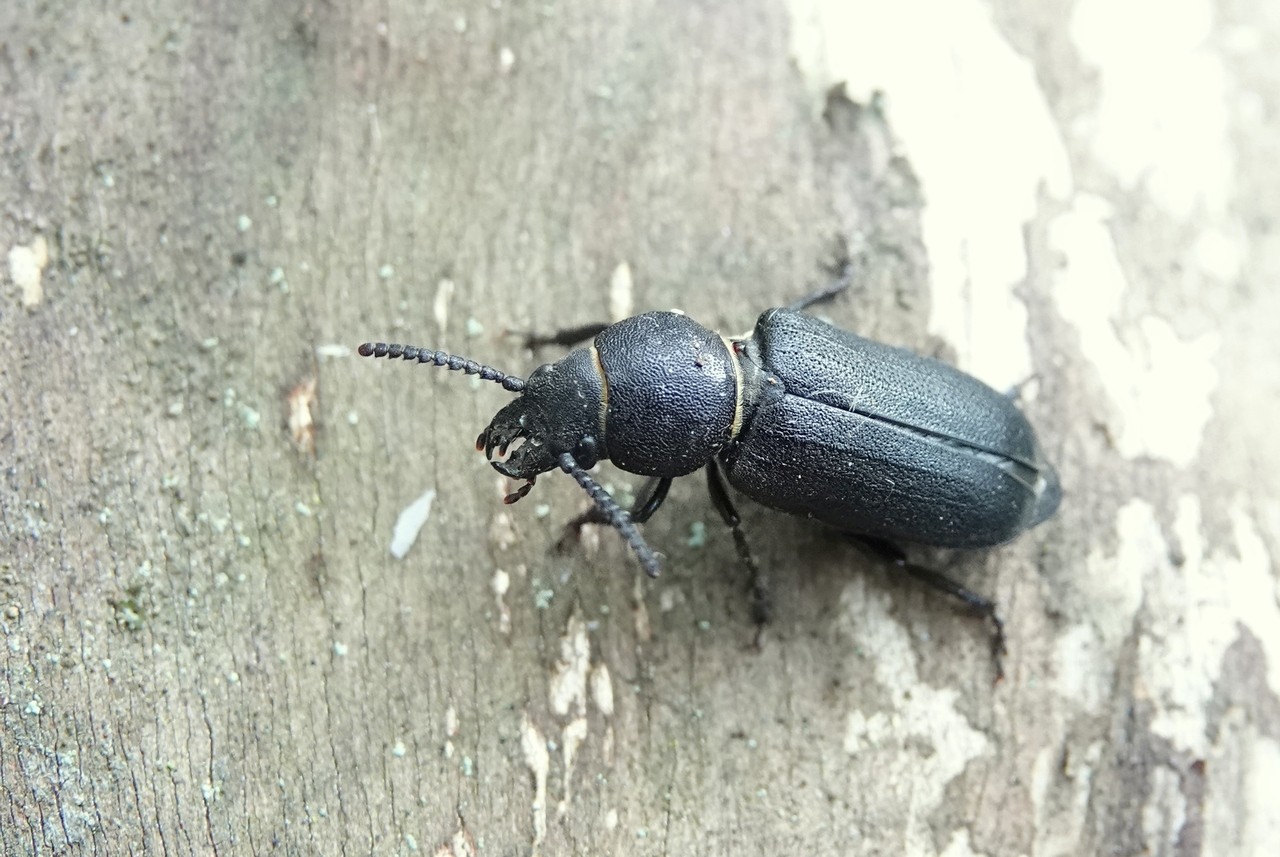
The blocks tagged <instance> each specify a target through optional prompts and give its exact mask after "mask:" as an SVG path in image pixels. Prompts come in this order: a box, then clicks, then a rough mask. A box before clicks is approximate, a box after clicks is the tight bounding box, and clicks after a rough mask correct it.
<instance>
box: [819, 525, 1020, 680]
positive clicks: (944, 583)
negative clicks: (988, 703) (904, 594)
mask: <svg viewBox="0 0 1280 857" xmlns="http://www.w3.org/2000/svg"><path fill="white" fill-rule="evenodd" d="M843 535H844V536H845V538H847V539H848V540H849V541H851V542H854V543H855V544H857V545H859V546H861V547H863V548H865V549H867V550H868V551H869V552H871V553H872V554H874V555H875V556H877V557H879V558H880V559H883V560H885V561H886V562H888V563H890V564H892V565H894V566H896V567H898V568H899V569H901V570H902V571H905V572H906V573H907V574H909V575H911V576H912V577H914V578H915V579H916V580H918V581H920V582H921V583H923V584H925V585H926V586H929V587H932V588H933V589H937V590H939V591H941V592H945V593H946V594H947V595H950V596H951V597H952V598H955V599H957V600H959V601H960V602H961V603H963V604H964V605H965V607H967V608H968V609H969V611H970V612H971V613H972V614H973V615H974V616H976V617H977V618H979V619H983V620H986V621H988V622H990V623H991V627H992V633H991V660H992V663H993V664H994V665H995V670H996V678H995V683H996V684H999V683H1000V682H1001V681H1003V680H1004V656H1005V655H1006V654H1007V653H1008V649H1007V648H1006V647H1005V637H1004V622H1003V620H1001V618H1000V616H999V614H997V613H996V603H995V602H994V601H992V600H991V599H990V598H987V597H985V596H983V595H979V594H978V593H976V592H974V591H972V590H970V589H968V588H966V587H964V586H962V585H961V584H959V583H957V582H955V581H954V580H952V579H951V578H949V577H947V576H946V575H944V574H942V573H940V572H937V571H933V570H932V569H928V568H925V567H924V566H920V565H916V564H915V563H913V562H911V561H909V560H908V559H907V555H906V554H905V553H904V552H903V550H902V548H900V547H898V546H897V545H895V544H893V543H892V542H889V541H886V540H884V539H877V538H873V537H871V536H861V535H855V534H853V533H844V534H843Z"/></svg>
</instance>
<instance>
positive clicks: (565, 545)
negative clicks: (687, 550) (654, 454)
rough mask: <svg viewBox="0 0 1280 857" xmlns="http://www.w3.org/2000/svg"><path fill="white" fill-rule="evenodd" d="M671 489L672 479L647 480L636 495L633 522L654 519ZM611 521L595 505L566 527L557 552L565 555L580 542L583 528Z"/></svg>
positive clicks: (631, 513)
mask: <svg viewBox="0 0 1280 857" xmlns="http://www.w3.org/2000/svg"><path fill="white" fill-rule="evenodd" d="M670 488H671V477H669V476H664V477H661V478H659V477H657V476H654V477H652V478H650V479H649V480H647V481H646V482H645V483H644V485H643V486H641V488H640V493H639V494H637V495H636V502H635V504H634V505H632V507H631V512H630V515H631V520H633V521H635V522H636V523H637V524H643V523H644V522H645V521H647V520H649V519H650V518H651V517H653V513H654V512H656V511H658V507H659V506H661V505H662V501H664V500H666V499H667V491H668V490H670ZM607 523H609V519H608V518H606V517H605V516H604V513H603V512H601V511H600V507H599V506H595V505H593V506H592V507H591V508H590V509H587V511H585V512H583V513H582V514H581V515H578V516H577V517H576V518H573V519H572V520H570V521H569V522H568V523H567V524H565V525H564V534H563V535H561V536H560V540H559V541H558V542H556V550H557V551H559V552H560V553H564V552H565V551H567V550H568V549H569V546H570V545H572V544H574V543H575V542H577V541H578V539H579V538H581V537H582V528H583V527H585V526H586V525H587V524H607Z"/></svg>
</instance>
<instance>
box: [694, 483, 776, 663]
mask: <svg viewBox="0 0 1280 857" xmlns="http://www.w3.org/2000/svg"><path fill="white" fill-rule="evenodd" d="M707 491H708V492H709V493H710V494H711V505H713V506H715V507H716V511H717V512H719V513H720V517H721V518H723V519H724V523H725V525H726V526H727V527H729V529H730V530H732V531H733V546H734V548H736V549H737V551H738V559H740V560H741V561H742V564H743V565H744V566H746V567H747V571H748V572H749V574H750V576H751V620H752V621H753V622H755V624H756V645H757V646H759V645H760V638H761V635H762V634H763V633H764V626H765V625H767V624H769V618H770V616H771V615H772V613H773V597H772V595H771V594H770V591H769V577H768V575H766V574H765V573H764V572H763V571H761V570H760V566H759V565H757V564H756V560H755V557H753V556H752V555H751V546H750V545H748V544H747V535H746V533H744V532H743V531H742V518H741V517H739V515H738V510H737V509H735V508H734V506H733V501H732V500H731V499H729V489H728V488H727V487H726V485H725V482H724V474H722V473H721V472H720V465H719V464H717V463H716V462H715V461H714V460H713V461H711V462H710V463H708V464H707Z"/></svg>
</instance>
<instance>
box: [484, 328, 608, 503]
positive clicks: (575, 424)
mask: <svg viewBox="0 0 1280 857" xmlns="http://www.w3.org/2000/svg"><path fill="white" fill-rule="evenodd" d="M602 395H603V385H602V382H601V380H600V373H599V372H598V370H597V369H596V363H595V358H594V357H593V356H592V353H591V352H590V351H589V350H587V349H581V350H578V351H574V352H571V353H570V354H569V355H567V356H566V357H564V358H563V359H561V360H558V361H556V362H555V363H548V364H546V365H545V366H540V367H538V368H537V369H536V370H534V373H533V374H532V375H530V376H529V379H528V381H526V382H525V387H524V390H523V392H522V393H521V395H520V397H519V398H518V399H516V400H515V401H513V402H511V403H510V404H508V405H507V406H506V407H504V408H503V409H502V410H500V411H498V413H497V414H496V415H495V416H494V418H493V421H492V422H490V423H489V425H488V426H487V427H486V428H485V430H484V431H482V432H481V433H480V437H479V438H477V439H476V449H477V450H478V451H481V452H483V453H484V454H485V457H486V458H488V459H489V461H490V463H491V464H493V467H494V469H495V470H497V471H498V472H499V473H501V474H502V475H504V476H509V477H511V478H512V479H529V480H532V479H533V478H534V477H535V476H537V475H538V474H539V473H546V472H547V471H548V470H551V469H553V468H555V467H557V466H558V462H559V458H560V456H561V455H562V454H563V453H566V452H567V453H570V454H571V455H572V456H573V457H574V459H575V460H576V461H577V462H578V464H579V465H580V466H582V467H584V468H591V467H594V466H595V465H596V462H597V461H598V460H599V459H600V458H601V452H600V451H599V450H598V448H597V446H596V435H597V433H598V432H599V427H600V409H601V399H602ZM517 440H522V441H523V443H521V444H520V445H519V446H517V447H516V448H515V449H513V450H512V451H511V454H510V455H507V449H508V447H510V446H511V445H512V444H513V443H515V442H516V441H517ZM495 453H496V454H497V456H498V457H499V460H494V454H495ZM503 456H506V458H505V459H503V458H502V457H503Z"/></svg>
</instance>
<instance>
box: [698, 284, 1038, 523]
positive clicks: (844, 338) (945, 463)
mask: <svg viewBox="0 0 1280 857" xmlns="http://www.w3.org/2000/svg"><path fill="white" fill-rule="evenodd" d="M747 346H748V347H747V348H746V349H744V350H745V352H746V353H745V354H744V359H754V360H756V361H758V368H759V371H760V372H761V373H763V375H764V378H763V379H761V382H760V388H761V389H760V391H759V395H758V396H757V398H756V401H755V408H754V413H752V414H751V417H750V421H749V423H748V424H747V425H746V426H745V427H744V429H743V432H742V434H741V436H740V437H739V438H738V439H737V440H738V442H737V443H735V444H734V445H733V446H732V447H731V448H730V449H729V450H727V451H726V453H725V455H724V456H723V461H724V464H725V472H726V476H727V477H728V479H729V481H730V482H731V483H732V484H733V485H734V487H736V488H737V489H738V490H740V491H742V492H743V493H744V494H746V495H748V496H749V497H752V498H754V499H755V500H757V501H759V502H761V503H764V504H765V505H768V506H772V507H774V508H776V509H780V510H782V511H786V512H790V513H792V514H799V515H809V516H811V517H813V518H816V519H818V520H821V521H823V522H825V523H827V524H829V525H831V526H833V527H836V528H838V529H840V530H843V531H846V532H851V533H857V534H861V535H867V536H874V537H879V538H885V539H890V540H893V541H907V542H915V543H919V544H928V545H936V546H941V547H956V548H977V547H987V546H990V545H995V544H999V543H1001V542H1004V541H1008V540H1009V539H1011V538H1013V537H1014V536H1016V535H1017V534H1018V533H1020V532H1021V531H1023V530H1025V529H1026V528H1028V527H1030V526H1033V525H1034V524H1036V523H1038V522H1040V521H1042V520H1044V519H1045V518H1047V517H1048V516H1049V515H1051V514H1052V513H1053V511H1054V510H1055V509H1056V507H1057V504H1058V499H1059V497H1060V495H1061V489H1060V488H1059V486H1058V481H1057V476H1056V474H1054V472H1053V470H1052V469H1051V468H1050V467H1049V466H1048V465H1047V464H1045V463H1044V459H1043V456H1042V455H1041V453H1040V450H1039V448H1038V447H1037V444H1036V439H1035V434H1034V432H1033V431H1032V429H1031V426H1030V424H1028V422H1027V420H1026V418H1025V417H1024V416H1023V415H1022V413H1021V412H1020V411H1019V410H1018V409H1017V407H1015V406H1014V404H1013V402H1012V401H1011V400H1010V399H1009V398H1008V397H1007V396H1004V395H1002V394H1000V393H998V392H996V391H995V390H993V389H991V388H990V387H988V386H987V385H985V384H983V383H982V382H981V381H978V380H977V379H976V378H973V377H971V376H969V375H966V374H964V373H963V372H960V371H959V370H957V369H954V368H952V367H950V366H947V365H946V364H944V363H940V362H938V361H936V360H930V359H927V358H924V357H920V356H918V355H916V354H913V353H911V352H909V351H905V350H903V349H899V348H893V347H891V346H888V345H883V344H880V343H877V342H872V341H870V340H867V339H863V338H862V337H860V336H856V335H854V334H852V333H849V332H847V331H843V330H840V329H838V328H835V327H832V326H831V325H829V324H826V323H824V322H822V321H819V320H818V319H815V318H813V317H811V316H807V315H804V314H803V313H798V312H793V311H791V310H786V309H774V310H769V311H768V312H766V313H764V314H763V315H761V316H760V319H759V321H757V323H756V328H755V331H754V334H753V336H752V339H751V340H748V342H747Z"/></svg>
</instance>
